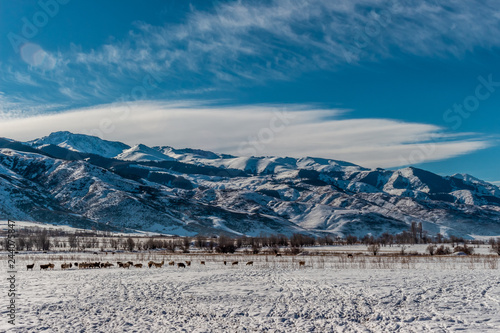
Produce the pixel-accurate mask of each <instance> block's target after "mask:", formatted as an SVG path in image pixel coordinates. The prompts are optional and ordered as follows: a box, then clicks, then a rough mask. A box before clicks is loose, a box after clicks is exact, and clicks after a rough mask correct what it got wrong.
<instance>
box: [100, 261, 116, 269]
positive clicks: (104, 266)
mask: <svg viewBox="0 0 500 333" xmlns="http://www.w3.org/2000/svg"><path fill="white" fill-rule="evenodd" d="M111 266H114V265H113V264H112V263H110V262H108V261H106V263H102V264H101V268H109V267H111Z"/></svg>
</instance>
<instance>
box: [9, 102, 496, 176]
mask: <svg viewBox="0 0 500 333" xmlns="http://www.w3.org/2000/svg"><path fill="white" fill-rule="evenodd" d="M345 113H346V111H345V110H338V109H332V110H325V109H318V108H317V107H311V106H307V105H247V106H238V107H230V106H225V107H221V106H211V107H206V106H200V105H199V104H194V103H191V102H185V101H179V102H176V103H169V104H167V103H155V102H135V103H128V104H125V103H122V104H111V105H102V106H99V107H95V108H90V109H81V110H74V111H71V112H65V113H60V114H52V115H41V116H38V117H30V118H23V119H11V120H7V121H3V122H2V123H0V133H2V135H3V136H6V137H11V138H13V139H17V140H30V139H33V138H35V137H41V136H45V135H48V133H50V132H52V131H58V130H69V131H72V132H76V133H83V134H93V135H98V136H101V137H102V138H105V139H109V140H118V141H123V142H126V143H128V144H136V143H144V144H147V145H150V146H155V145H170V146H174V147H179V148H182V147H190V148H202V149H208V150H212V151H216V152H223V153H231V154H235V155H259V156H260V155H276V156H293V157H303V156H314V157H324V158H332V159H337V160H346V161H349V162H353V163H357V164H360V165H363V166H367V167H396V166H400V165H403V164H404V163H403V162H402V158H401V157H402V156H408V155H410V154H411V153H412V152H413V151H415V150H417V151H418V150H419V149H421V147H422V145H426V144H429V142H431V143H432V145H433V149H432V153H429V154H427V155H426V156H425V159H424V160H422V161H421V162H430V161H438V160H443V159H447V158H451V157H454V156H458V155H463V154H468V153H471V152H474V151H477V150H479V149H484V148H487V147H488V146H489V145H490V142H489V141H488V140H486V139H482V138H481V137H480V136H478V135H471V134H463V133H462V134H461V133H458V134H457V133H444V132H443V130H442V129H441V128H439V127H437V126H434V125H428V124H420V123H408V122H400V121H394V120H389V119H339V118H340V116H341V115H342V114H345Z"/></svg>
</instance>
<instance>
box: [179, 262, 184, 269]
mask: <svg viewBox="0 0 500 333" xmlns="http://www.w3.org/2000/svg"><path fill="white" fill-rule="evenodd" d="M181 267H182V268H186V265H184V263H182V262H178V263H177V268H181Z"/></svg>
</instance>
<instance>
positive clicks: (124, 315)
mask: <svg viewBox="0 0 500 333" xmlns="http://www.w3.org/2000/svg"><path fill="white" fill-rule="evenodd" d="M152 256H154V257H151V255H148V254H127V253H120V254H118V253H117V254H115V255H111V254H108V255H103V254H100V255H98V256H93V255H92V254H39V255H24V254H18V262H17V263H16V264H17V269H18V273H17V289H18V292H19V298H18V299H17V304H18V306H19V308H18V312H17V316H16V317H17V318H16V322H17V325H16V328H15V329H14V330H12V331H19V332H28V331H46V332H143V331H146V332H245V331H246V332H263V331H265V332H392V331H396V332H421V331H422V332H426V331H427V332H450V331H457V330H465V331H468V332H498V331H499V330H500V317H499V315H498V314H499V313H500V278H499V276H500V274H499V269H498V256H497V257H493V256H492V257H476V258H473V257H440V258H437V257H422V258H416V257H413V258H401V257H399V258H398V257H396V258H393V257H387V258H381V257H365V256H355V257H353V258H347V256H326V257H325V256H314V257H309V256H298V257H288V256H284V257H272V256H244V257H243V256H225V257H222V256H214V255H196V256H182V255H167V256H163V255H160V254H153V255H152ZM90 259H93V260H94V261H107V260H109V261H111V262H113V263H115V264H116V261H120V260H121V261H123V260H127V259H128V260H132V261H134V262H137V261H140V262H142V263H143V264H145V263H147V261H148V260H150V259H154V260H155V261H161V260H160V259H164V260H165V266H163V268H159V269H148V268H142V269H138V268H131V269H129V270H126V269H120V268H116V267H114V268H110V269H91V270H90V269H87V270H78V269H71V270H67V271H62V270H61V269H60V264H61V262H63V261H66V262H70V261H71V262H74V261H80V262H81V261H83V260H90ZM187 259H190V260H192V262H193V263H192V265H191V267H187V268H186V269H182V268H177V267H175V268H174V267H171V266H168V265H167V262H168V261H170V260H174V261H176V262H178V261H181V260H182V261H184V260H187ZM200 260H204V261H206V265H201V264H200ZM223 260H226V261H228V265H227V266H225V265H224V264H223V262H222V261H223ZM235 260H238V261H239V264H238V265H237V266H236V265H235V266H232V265H229V262H231V261H235ZM249 260H252V261H254V265H253V266H247V265H245V263H246V262H247V261H249ZM300 260H303V261H305V262H306V266H305V268H304V267H299V264H298V262H299V261H300ZM5 262H6V258H5V256H4V255H2V264H4V263H5ZM33 262H35V270H34V271H25V269H26V266H25V265H26V263H30V264H31V263H33ZM48 262H53V263H55V264H56V269H55V270H54V271H40V267H39V264H41V263H48ZM3 271H4V272H5V270H3ZM5 274H6V273H4V275H5ZM4 281H5V278H4V277H2V291H1V293H2V294H3V295H5V291H6V289H7V286H6V285H5V282H4ZM4 299H5V298H4V297H2V300H3V301H2V305H1V310H0V312H1V313H2V321H1V323H0V331H4V330H7V329H11V325H9V324H8V323H7V322H6V319H5V318H6V310H5V309H6V304H7V299H5V300H4Z"/></svg>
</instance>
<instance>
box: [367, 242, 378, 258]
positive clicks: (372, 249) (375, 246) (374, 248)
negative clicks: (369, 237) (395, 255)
mask: <svg viewBox="0 0 500 333" xmlns="http://www.w3.org/2000/svg"><path fill="white" fill-rule="evenodd" d="M368 251H370V252H371V253H373V255H374V256H376V255H377V253H378V252H379V251H380V245H379V244H371V245H369V246H368Z"/></svg>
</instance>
